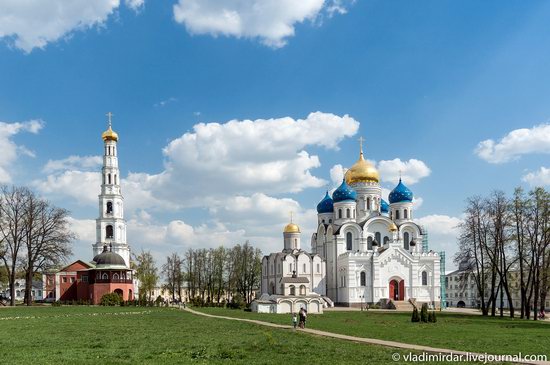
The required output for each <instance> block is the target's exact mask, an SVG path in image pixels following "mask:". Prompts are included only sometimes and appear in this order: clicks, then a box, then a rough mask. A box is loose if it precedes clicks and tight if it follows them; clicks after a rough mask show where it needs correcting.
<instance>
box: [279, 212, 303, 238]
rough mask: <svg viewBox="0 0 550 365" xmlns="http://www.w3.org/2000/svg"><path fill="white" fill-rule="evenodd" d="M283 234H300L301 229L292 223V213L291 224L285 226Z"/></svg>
mask: <svg viewBox="0 0 550 365" xmlns="http://www.w3.org/2000/svg"><path fill="white" fill-rule="evenodd" d="M283 233H300V227H298V225H297V224H296V223H294V222H293V221H292V213H290V223H289V224H287V225H286V226H285V229H284V231H283Z"/></svg>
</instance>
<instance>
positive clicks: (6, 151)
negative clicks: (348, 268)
mask: <svg viewBox="0 0 550 365" xmlns="http://www.w3.org/2000/svg"><path fill="white" fill-rule="evenodd" d="M0 17H1V15H0ZM43 126H44V122H43V121H41V120H30V121H27V122H16V123H5V122H0V151H2V153H0V183H10V182H11V181H12V174H11V173H10V168H11V167H12V166H13V163H14V162H15V161H16V160H17V157H18V155H19V154H23V155H26V156H29V157H35V154H34V152H32V151H30V150H29V149H27V148H26V147H25V146H22V145H17V144H16V143H15V142H13V140H12V138H13V137H14V136H15V135H16V134H18V133H21V132H30V133H33V134H37V133H38V132H39V131H40V129H42V127H43Z"/></svg>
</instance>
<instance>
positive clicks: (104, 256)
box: [93, 245, 126, 267]
mask: <svg viewBox="0 0 550 365" xmlns="http://www.w3.org/2000/svg"><path fill="white" fill-rule="evenodd" d="M93 261H94V262H95V264H96V266H100V265H102V266H114V265H116V266H124V267H126V262H124V259H123V258H122V256H120V255H119V254H117V253H114V252H112V251H107V246H106V245H105V246H103V252H102V253H100V254H99V255H96V257H94V260H93Z"/></svg>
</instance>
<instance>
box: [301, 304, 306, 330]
mask: <svg viewBox="0 0 550 365" xmlns="http://www.w3.org/2000/svg"><path fill="white" fill-rule="evenodd" d="M302 311H303V313H304V321H303V324H302V328H306V320H307V310H306V309H305V308H302Z"/></svg>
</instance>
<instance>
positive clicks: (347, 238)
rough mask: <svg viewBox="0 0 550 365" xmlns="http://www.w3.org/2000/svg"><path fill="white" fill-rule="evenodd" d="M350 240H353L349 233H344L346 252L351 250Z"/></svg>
mask: <svg viewBox="0 0 550 365" xmlns="http://www.w3.org/2000/svg"><path fill="white" fill-rule="evenodd" d="M352 240H353V236H352V234H351V232H348V233H346V250H348V251H351V249H352V243H353V242H352Z"/></svg>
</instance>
